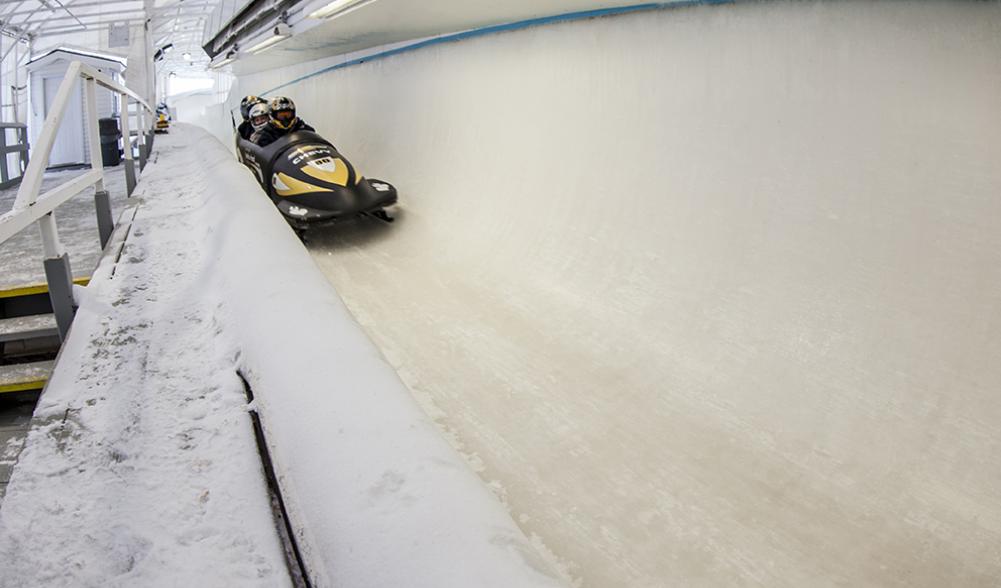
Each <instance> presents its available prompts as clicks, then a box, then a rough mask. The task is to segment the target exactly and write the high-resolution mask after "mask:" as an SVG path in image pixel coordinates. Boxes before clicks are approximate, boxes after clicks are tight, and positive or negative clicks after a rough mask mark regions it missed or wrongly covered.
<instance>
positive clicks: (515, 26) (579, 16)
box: [258, 0, 737, 96]
mask: <svg viewBox="0 0 1001 588" xmlns="http://www.w3.org/2000/svg"><path fill="white" fill-rule="evenodd" d="M736 1H737V0H679V1H677V2H648V3H646V4H634V5H631V6H620V7H617V8H602V9H598V10H583V11H580V12H568V13H566V14H557V15H555V16H544V17H541V18H530V19H528V20H519V21H517V22H512V23H507V24H500V25H492V26H488V27H482V28H478V29H472V30H469V31H463V32H461V33H453V34H450V35H443V36H441V37H435V38H433V39H427V40H424V41H418V42H416V43H413V44H410V45H406V46H404V47H397V48H396V49H390V50H388V51H383V52H382V53H374V54H372V55H367V56H365V57H359V58H357V59H352V60H350V61H345V62H344V63H338V64H337V65H331V66H329V67H325V68H323V69H320V70H317V71H314V72H313V73H311V74H306V75H304V76H302V77H298V78H296V79H294V80H292V81H289V82H285V83H284V84H281V85H278V86H275V87H274V88H270V89H267V90H264V91H263V92H260V93H259V94H258V95H259V96H265V95H267V94H270V93H272V92H274V91H275V90H281V89H282V88H286V87H288V86H291V85H293V84H298V83H299V82H302V81H304V80H308V79H310V78H314V77H316V76H319V75H323V74H325V73H329V72H332V71H335V70H338V69H343V68H345V67H351V66H354V65H358V64H360V63H365V62H366V61H375V60H377V59H385V58H387V57H392V56H393V55H399V54H401V53H407V52H410V51H417V50H418V49H423V48H424V47H430V46H431V45H438V44H440V43H451V42H453V41H463V40H465V39H471V38H473V37H482V36H485V35H492V34H495V33H504V32H508V31H517V30H521V29H527V28H530V27H538V26H544V25H549V24H554V23H561V22H570V21H574V20H584V19H588V18H597V17H601V16H613V15H618V14H628V13H630V12H641V11H644V10H663V9H666V8H685V7H688V6H698V5H704V4H733V3H734V2H736Z"/></svg>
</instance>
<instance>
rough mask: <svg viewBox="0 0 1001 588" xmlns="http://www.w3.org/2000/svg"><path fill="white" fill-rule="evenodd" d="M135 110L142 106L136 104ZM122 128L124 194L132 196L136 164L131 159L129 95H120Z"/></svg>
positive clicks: (134, 186)
mask: <svg viewBox="0 0 1001 588" xmlns="http://www.w3.org/2000/svg"><path fill="white" fill-rule="evenodd" d="M136 107H137V108H142V105H140V104H139V103H136ZM119 119H120V120H121V126H122V152H123V155H124V156H125V194H126V196H132V192H133V190H135V189H136V162H135V160H133V159H132V131H131V128H132V124H131V121H130V120H129V95H128V94H122V113H121V116H120V117H119Z"/></svg>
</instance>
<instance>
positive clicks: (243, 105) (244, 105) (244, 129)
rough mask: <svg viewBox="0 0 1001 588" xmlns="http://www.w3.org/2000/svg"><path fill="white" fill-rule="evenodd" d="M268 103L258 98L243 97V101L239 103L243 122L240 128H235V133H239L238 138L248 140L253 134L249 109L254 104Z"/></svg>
mask: <svg viewBox="0 0 1001 588" xmlns="http://www.w3.org/2000/svg"><path fill="white" fill-rule="evenodd" d="M267 103H268V101H267V100H265V99H264V98H261V97H260V96H253V95H251V96H244V97H243V100H241V101H240V116H242V117H243V121H242V122H241V123H240V126H238V127H236V131H237V132H238V133H240V137H241V138H243V139H250V135H252V134H253V133H254V127H253V126H252V125H251V124H250V109H251V108H253V106H254V105H255V104H267Z"/></svg>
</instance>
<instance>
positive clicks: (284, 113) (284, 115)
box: [272, 110, 295, 124]
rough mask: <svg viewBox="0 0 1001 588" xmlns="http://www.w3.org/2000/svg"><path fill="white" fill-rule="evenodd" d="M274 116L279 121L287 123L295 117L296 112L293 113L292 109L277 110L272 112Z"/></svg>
mask: <svg viewBox="0 0 1001 588" xmlns="http://www.w3.org/2000/svg"><path fill="white" fill-rule="evenodd" d="M272 116H273V117H274V118H275V120H277V121H278V122H282V123H286V124H287V123H290V122H292V119H294V118H295V114H293V113H292V111H291V110H276V111H274V112H273V113H272Z"/></svg>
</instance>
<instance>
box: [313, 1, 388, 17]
mask: <svg viewBox="0 0 1001 588" xmlns="http://www.w3.org/2000/svg"><path fill="white" fill-rule="evenodd" d="M372 2H375V0H334V1H333V2H331V3H330V4H327V5H326V6H324V7H323V8H321V9H319V10H316V11H313V12H310V13H309V18H334V17H337V16H340V15H342V14H344V13H346V12H348V11H349V10H353V9H355V8H361V7H362V6H365V5H367V4H371V3H372Z"/></svg>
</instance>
